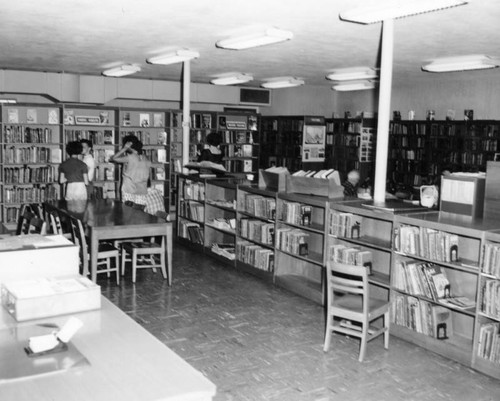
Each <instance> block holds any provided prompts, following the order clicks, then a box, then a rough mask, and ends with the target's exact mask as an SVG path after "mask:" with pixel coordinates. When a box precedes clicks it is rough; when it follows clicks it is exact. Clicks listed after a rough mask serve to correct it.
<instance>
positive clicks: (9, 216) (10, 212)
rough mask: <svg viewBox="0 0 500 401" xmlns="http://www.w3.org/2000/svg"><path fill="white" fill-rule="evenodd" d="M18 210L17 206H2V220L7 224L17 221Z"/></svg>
mask: <svg viewBox="0 0 500 401" xmlns="http://www.w3.org/2000/svg"><path fill="white" fill-rule="evenodd" d="M19 210H20V209H19V207H9V206H6V207H4V209H3V217H2V222H4V223H7V224H11V223H17V222H18V221H19Z"/></svg>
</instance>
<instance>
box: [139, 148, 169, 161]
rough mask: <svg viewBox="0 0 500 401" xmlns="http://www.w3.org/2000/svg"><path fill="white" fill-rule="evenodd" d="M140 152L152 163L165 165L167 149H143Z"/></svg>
mask: <svg viewBox="0 0 500 401" xmlns="http://www.w3.org/2000/svg"><path fill="white" fill-rule="evenodd" d="M142 152H143V154H144V155H145V156H146V157H147V158H148V159H149V160H150V161H151V162H152V163H167V149H143V150H142Z"/></svg>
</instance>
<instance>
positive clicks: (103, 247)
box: [98, 242, 118, 253]
mask: <svg viewBox="0 0 500 401" xmlns="http://www.w3.org/2000/svg"><path fill="white" fill-rule="evenodd" d="M113 251H116V252H118V248H116V247H114V246H113V244H110V243H109V242H99V248H98V252H99V253H101V252H113Z"/></svg>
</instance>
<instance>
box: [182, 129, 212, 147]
mask: <svg viewBox="0 0 500 401" xmlns="http://www.w3.org/2000/svg"><path fill="white" fill-rule="evenodd" d="M212 132H214V131H212V130H211V129H197V130H190V131H189V143H191V144H194V145H200V144H204V143H206V142H207V136H208V135H210V134H211V133H212ZM180 140H181V141H182V138H181V139H180Z"/></svg>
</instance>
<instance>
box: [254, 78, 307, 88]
mask: <svg viewBox="0 0 500 401" xmlns="http://www.w3.org/2000/svg"><path fill="white" fill-rule="evenodd" d="M304 83H305V82H304V80H302V79H300V78H295V77H279V78H270V79H267V80H266V81H265V82H264V83H263V84H262V85H260V86H262V87H263V88H266V89H280V88H293V87H294V86H301V85H304Z"/></svg>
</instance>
